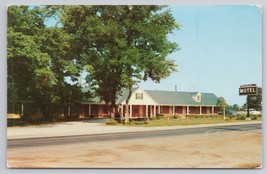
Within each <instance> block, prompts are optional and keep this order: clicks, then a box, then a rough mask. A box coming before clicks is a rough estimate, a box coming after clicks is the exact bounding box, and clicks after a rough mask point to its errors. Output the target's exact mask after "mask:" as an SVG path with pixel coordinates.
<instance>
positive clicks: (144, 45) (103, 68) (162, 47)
mask: <svg viewBox="0 0 267 174" xmlns="http://www.w3.org/2000/svg"><path fill="white" fill-rule="evenodd" d="M60 21H61V23H62V24H63V29H64V30H65V31H66V32H67V33H69V34H72V35H73V36H74V39H73V42H72V46H71V48H72V52H73V53H75V55H74V56H75V58H76V59H77V61H78V62H79V64H82V65H84V66H85V67H86V70H87V71H88V75H89V76H90V79H91V80H93V81H95V84H96V86H97V88H96V93H97V94H98V95H99V96H100V98H101V99H103V100H104V101H105V102H106V104H107V105H108V106H109V110H110V112H111V113H113V109H114V106H115V101H116V97H117V96H118V94H120V92H121V91H122V89H123V88H128V89H129V91H130V93H129V96H128V98H127V101H129V98H130V96H131V89H132V87H133V85H135V84H137V83H138V82H139V81H140V80H147V79H148V78H150V79H152V80H153V81H155V82H160V80H161V79H163V78H166V77H167V76H169V75H170V73H172V72H173V71H176V65H175V63H174V61H173V60H171V59H168V58H167V56H168V55H169V54H171V53H173V52H174V51H176V50H177V47H178V45H177V44H176V43H172V42H170V41H168V35H169V34H170V33H172V31H173V30H174V29H178V28H179V25H178V24H177V23H176V22H175V20H174V18H173V16H172V14H171V11H170V10H169V9H168V7H166V6H66V7H63V10H62V16H61V18H60ZM127 108H128V107H126V109H127ZM126 113H128V112H127V111H126Z"/></svg>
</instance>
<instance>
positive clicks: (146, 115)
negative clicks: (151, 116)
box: [146, 105, 148, 117]
mask: <svg viewBox="0 0 267 174" xmlns="http://www.w3.org/2000/svg"><path fill="white" fill-rule="evenodd" d="M147 116H148V106H147V105H146V117H147Z"/></svg>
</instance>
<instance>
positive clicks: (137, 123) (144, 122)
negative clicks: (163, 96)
mask: <svg viewBox="0 0 267 174" xmlns="http://www.w3.org/2000/svg"><path fill="white" fill-rule="evenodd" d="M132 124H135V125H142V124H147V121H133V122H132Z"/></svg>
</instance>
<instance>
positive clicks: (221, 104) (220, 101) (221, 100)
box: [217, 97, 228, 115]
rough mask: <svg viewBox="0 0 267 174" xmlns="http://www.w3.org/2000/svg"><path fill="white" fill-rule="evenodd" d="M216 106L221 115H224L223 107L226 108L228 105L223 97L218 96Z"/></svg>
mask: <svg viewBox="0 0 267 174" xmlns="http://www.w3.org/2000/svg"><path fill="white" fill-rule="evenodd" d="M217 106H218V108H219V111H221V112H223V115H225V108H227V106H228V105H227V103H226V101H225V99H224V98H223V97H219V98H218V102H217Z"/></svg>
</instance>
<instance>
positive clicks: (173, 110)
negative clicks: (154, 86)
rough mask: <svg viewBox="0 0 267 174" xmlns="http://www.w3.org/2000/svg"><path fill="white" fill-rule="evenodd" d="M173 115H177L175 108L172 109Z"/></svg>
mask: <svg viewBox="0 0 267 174" xmlns="http://www.w3.org/2000/svg"><path fill="white" fill-rule="evenodd" d="M172 115H175V106H173V107H172Z"/></svg>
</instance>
